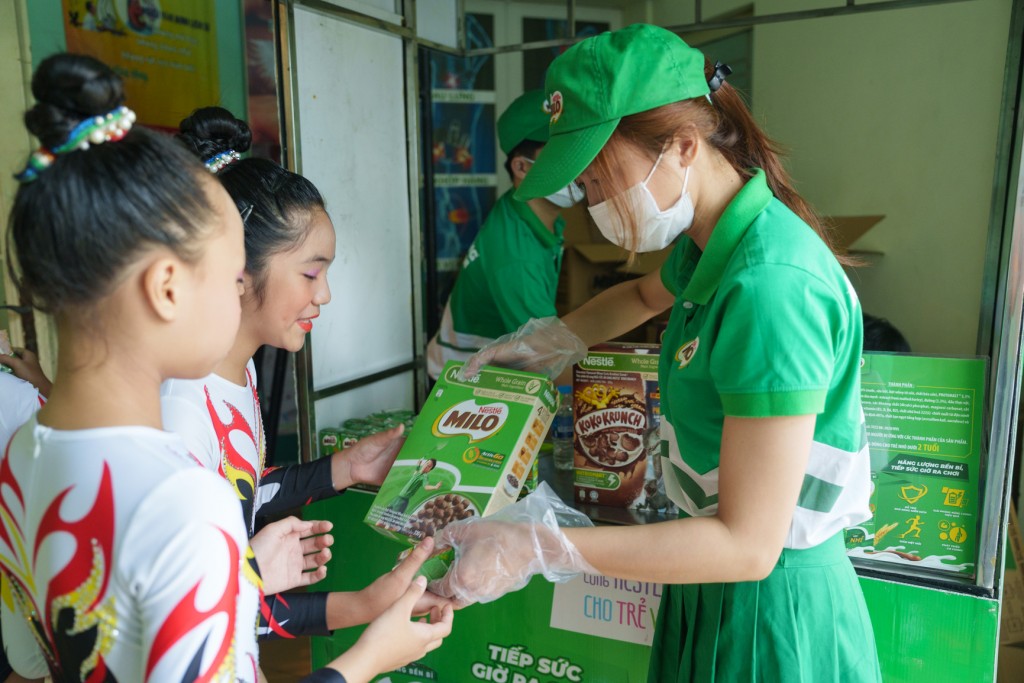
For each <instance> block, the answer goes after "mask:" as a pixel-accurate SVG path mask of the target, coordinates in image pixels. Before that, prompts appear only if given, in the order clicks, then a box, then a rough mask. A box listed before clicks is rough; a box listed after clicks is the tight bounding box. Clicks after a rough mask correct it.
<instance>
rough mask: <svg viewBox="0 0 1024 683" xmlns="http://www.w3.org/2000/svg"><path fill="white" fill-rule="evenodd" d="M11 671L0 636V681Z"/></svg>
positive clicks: (5, 678)
mask: <svg viewBox="0 0 1024 683" xmlns="http://www.w3.org/2000/svg"><path fill="white" fill-rule="evenodd" d="M12 673H14V669H12V668H11V663H10V662H8V661H7V648H5V647H4V640H3V638H2V637H0V681H6V680H7V677H8V676H10V675H11V674H12ZM327 680H330V679H327Z"/></svg>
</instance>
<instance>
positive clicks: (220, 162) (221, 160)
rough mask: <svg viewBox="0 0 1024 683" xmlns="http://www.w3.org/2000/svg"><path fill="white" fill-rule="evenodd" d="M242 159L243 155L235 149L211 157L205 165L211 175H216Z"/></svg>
mask: <svg viewBox="0 0 1024 683" xmlns="http://www.w3.org/2000/svg"><path fill="white" fill-rule="evenodd" d="M241 158H242V155H241V154H239V153H238V152H236V151H235V150H233V149H228V150H225V151H223V152H221V153H220V154H215V155H214V156H212V157H210V158H209V159H207V160H206V161H204V162H203V163H204V164H205V165H206V169H207V170H208V171H209V172H210V173H213V174H214V175H216V174H218V173H220V172H221V171H223V170H224V169H225V168H227V167H228V166H230V165H231V164H233V163H235V162H236V161H239V160H241Z"/></svg>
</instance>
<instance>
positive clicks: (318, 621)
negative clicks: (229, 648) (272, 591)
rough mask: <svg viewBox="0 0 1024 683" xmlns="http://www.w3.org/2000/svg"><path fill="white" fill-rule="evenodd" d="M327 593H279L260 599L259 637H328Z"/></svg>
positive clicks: (271, 638) (329, 632)
mask: <svg viewBox="0 0 1024 683" xmlns="http://www.w3.org/2000/svg"><path fill="white" fill-rule="evenodd" d="M327 596H328V593H278V594H277V595H265V596H263V598H262V600H261V601H260V624H259V629H258V630H257V631H256V633H257V635H258V636H259V640H278V639H279V638H294V637H296V636H329V635H331V630H330V629H329V628H327Z"/></svg>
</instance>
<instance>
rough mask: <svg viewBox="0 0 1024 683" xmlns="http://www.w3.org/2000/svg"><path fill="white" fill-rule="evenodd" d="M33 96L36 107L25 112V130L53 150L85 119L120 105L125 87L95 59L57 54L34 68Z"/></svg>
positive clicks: (119, 78)
mask: <svg viewBox="0 0 1024 683" xmlns="http://www.w3.org/2000/svg"><path fill="white" fill-rule="evenodd" d="M32 94H33V95H34V96H35V98H36V104H35V106H33V107H32V108H31V109H29V110H28V111H27V112H25V127H26V128H28V131H29V132H30V133H32V134H33V135H35V136H36V137H37V138H39V141H40V142H41V143H42V144H43V146H44V147H56V146H58V145H60V144H61V143H63V142H64V140H65V139H66V138H67V136H68V133H70V132H71V131H72V129H74V127H75V126H77V125H78V124H79V123H81V122H82V121H83V120H84V119H87V118H89V117H90V116H98V115H101V114H106V113H107V112H109V111H112V110H113V109H116V108H117V107H119V106H121V104H122V103H123V102H124V84H123V83H122V82H121V77H120V76H118V75H117V74H116V73H114V71H113V69H111V68H110V67H109V66H107V65H106V64H104V63H103V62H101V61H99V60H98V59H95V58H93V57H89V56H86V55H76V54H58V55H53V56H51V57H47V58H46V59H44V60H43V61H42V63H40V65H39V68H38V69H36V72H35V75H33V76H32Z"/></svg>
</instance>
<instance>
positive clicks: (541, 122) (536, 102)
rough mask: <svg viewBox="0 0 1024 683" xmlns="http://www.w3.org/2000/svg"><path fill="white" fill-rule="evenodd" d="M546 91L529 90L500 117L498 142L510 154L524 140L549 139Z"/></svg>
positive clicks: (543, 140)
mask: <svg viewBox="0 0 1024 683" xmlns="http://www.w3.org/2000/svg"><path fill="white" fill-rule="evenodd" d="M544 99H545V98H544V91H543V90H527V91H526V92H524V93H523V94H522V95H520V96H519V97H517V98H516V99H515V100H514V101H513V102H512V104H510V105H508V109H506V110H505V111H504V112H502V114H501V116H499V117H498V144H499V145H501V151H502V152H504V153H505V154H508V153H509V152H511V151H512V150H513V149H515V148H516V145H518V144H519V143H521V142H523V141H524V140H533V141H534V142H547V141H548V120H549V119H550V118H551V115H550V114H548V113H547V111H546V110H545V109H544Z"/></svg>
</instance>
